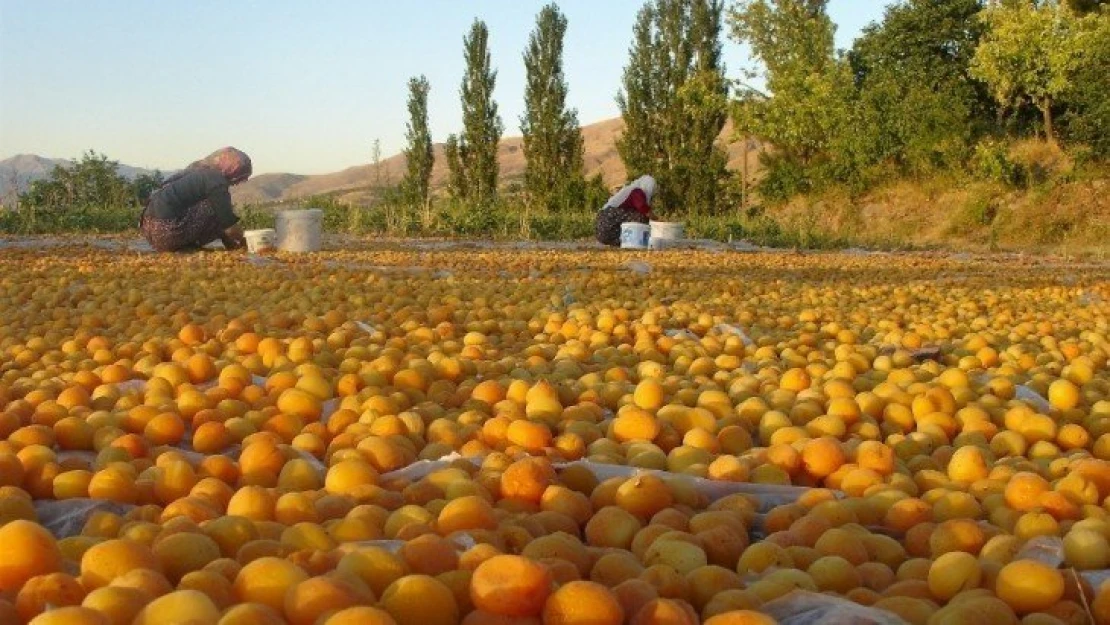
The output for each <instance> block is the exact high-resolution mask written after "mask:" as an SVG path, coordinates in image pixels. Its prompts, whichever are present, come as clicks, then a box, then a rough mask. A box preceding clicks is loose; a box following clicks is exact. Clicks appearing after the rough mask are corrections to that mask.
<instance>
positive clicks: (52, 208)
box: [0, 150, 162, 233]
mask: <svg viewBox="0 0 1110 625" xmlns="http://www.w3.org/2000/svg"><path fill="white" fill-rule="evenodd" d="M118 168H119V163H118V162H117V161H112V160H108V157H107V156H105V155H103V154H98V153H96V152H93V151H92V150H90V151H88V152H86V153H85V154H83V155H82V156H81V158H80V159H79V160H77V161H76V162H75V163H74V164H73V165H72V166H70V167H63V166H60V165H58V166H55V167H54V169H53V171H51V172H50V175H49V176H48V177H47V178H44V179H42V180H36V181H34V182H33V183H31V186H30V188H29V189H28V190H27V191H26V192H25V193H22V194H20V196H19V202H18V206H17V208H16V209H14V210H9V211H4V219H3V220H0V225H2V227H3V229H4V230H5V231H12V232H24V233H40V232H57V231H68V230H86V231H96V232H107V231H116V230H119V229H121V228H125V227H127V226H132V227H133V226H134V224H135V221H136V220H137V218H138V214H139V201H140V198H144V199H145V198H146V197H149V195H150V192H151V190H152V188H156V187H157V185H158V184H161V181H162V175H161V173H160V172H155V173H154V174H151V175H142V176H139V177H138V178H137V179H136V180H135V181H134V182H128V181H127V179H125V178H124V177H123V176H121V175H120V174H119V172H118Z"/></svg>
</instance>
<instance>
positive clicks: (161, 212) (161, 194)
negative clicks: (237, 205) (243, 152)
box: [146, 166, 239, 230]
mask: <svg viewBox="0 0 1110 625" xmlns="http://www.w3.org/2000/svg"><path fill="white" fill-rule="evenodd" d="M229 188H230V185H229V184H228V181H227V178H226V177H225V176H224V174H223V173H221V172H220V171H219V170H218V169H216V168H214V167H207V166H193V167H190V168H188V169H186V170H185V171H182V172H180V173H178V174H175V175H173V176H171V177H170V178H169V179H168V180H166V182H165V183H164V184H163V185H162V186H161V187H160V188H159V189H158V190H157V191H155V192H154V193H153V194H152V195H151V196H150V203H149V204H148V205H147V208H146V215H147V216H148V217H150V218H153V219H168V220H177V219H180V218H182V217H183V216H184V215H185V212H186V211H187V210H188V209H189V208H190V207H192V206H195V205H196V204H199V203H200V202H203V201H205V200H207V201H208V203H209V205H210V206H211V207H212V210H213V212H214V213H215V214H216V218H217V220H218V221H219V227H220V229H222V230H226V229H228V228H230V227H231V226H234V225H235V224H236V223H238V222H239V217H238V216H236V215H235V212H234V211H232V210H231V192H230V190H229Z"/></svg>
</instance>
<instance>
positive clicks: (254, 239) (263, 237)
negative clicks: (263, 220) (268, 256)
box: [243, 228, 277, 254]
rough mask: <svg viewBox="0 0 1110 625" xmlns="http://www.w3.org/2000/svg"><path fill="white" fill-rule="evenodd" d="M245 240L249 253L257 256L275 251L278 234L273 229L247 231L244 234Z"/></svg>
mask: <svg viewBox="0 0 1110 625" xmlns="http://www.w3.org/2000/svg"><path fill="white" fill-rule="evenodd" d="M243 238H244V239H246V240H247V251H248V252H250V253H252V254H255V253H258V252H264V251H266V250H272V249H274V244H275V243H276V242H277V232H276V231H274V229H273V228H265V229H263V230H247V231H246V232H244V233H243Z"/></svg>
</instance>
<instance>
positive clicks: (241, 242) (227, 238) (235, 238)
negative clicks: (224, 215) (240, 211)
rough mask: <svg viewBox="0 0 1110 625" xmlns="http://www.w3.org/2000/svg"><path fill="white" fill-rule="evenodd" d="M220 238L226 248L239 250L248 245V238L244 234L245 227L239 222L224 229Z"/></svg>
mask: <svg viewBox="0 0 1110 625" xmlns="http://www.w3.org/2000/svg"><path fill="white" fill-rule="evenodd" d="M220 240H221V241H223V244H224V248H226V249H229V250H238V249H242V248H244V247H246V246H247V239H246V237H245V236H243V227H242V226H240V225H239V224H235V225H234V226H232V227H230V228H228V229H227V230H224V233H223V235H222V236H221V237H220Z"/></svg>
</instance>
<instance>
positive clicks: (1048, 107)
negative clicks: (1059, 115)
mask: <svg viewBox="0 0 1110 625" xmlns="http://www.w3.org/2000/svg"><path fill="white" fill-rule="evenodd" d="M1041 113H1043V114H1044V138H1045V139H1046V140H1047V141H1048V142H1049V143H1051V144H1053V145H1055V144H1056V131H1055V130H1054V129H1053V128H1052V100H1050V99H1049V98H1044V99H1043V100H1041Z"/></svg>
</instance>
